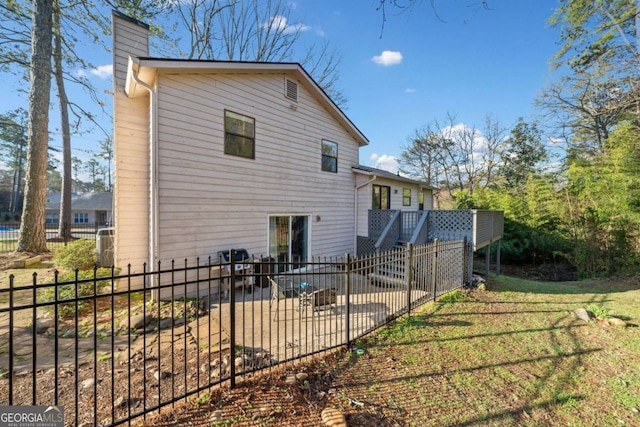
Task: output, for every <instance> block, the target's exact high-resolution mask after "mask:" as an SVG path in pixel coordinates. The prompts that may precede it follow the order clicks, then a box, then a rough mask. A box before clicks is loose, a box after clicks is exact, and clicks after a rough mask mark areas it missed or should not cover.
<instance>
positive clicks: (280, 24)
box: [262, 15, 309, 34]
mask: <svg viewBox="0 0 640 427" xmlns="http://www.w3.org/2000/svg"><path fill="white" fill-rule="evenodd" d="M262 28H265V29H268V28H273V29H276V30H278V31H282V32H283V33H284V34H291V33H295V32H297V31H300V32H302V31H307V30H308V29H309V26H307V25H304V24H302V23H298V24H289V23H288V22H287V17H286V16H282V15H274V16H272V17H271V20H270V21H269V22H267V23H264V24H262Z"/></svg>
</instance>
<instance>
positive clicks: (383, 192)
mask: <svg viewBox="0 0 640 427" xmlns="http://www.w3.org/2000/svg"><path fill="white" fill-rule="evenodd" d="M372 190H373V191H372V195H373V200H372V203H371V209H390V208H391V187H387V186H385V185H374V186H373V189H372Z"/></svg>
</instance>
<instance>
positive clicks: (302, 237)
mask: <svg viewBox="0 0 640 427" xmlns="http://www.w3.org/2000/svg"><path fill="white" fill-rule="evenodd" d="M308 249H309V217H308V216H293V215H287V216H272V217H269V255H270V256H271V257H273V258H275V260H276V262H277V263H278V272H282V271H286V270H294V269H297V268H300V266H302V265H303V264H304V263H305V262H306V261H307V252H308Z"/></svg>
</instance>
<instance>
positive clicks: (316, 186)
mask: <svg viewBox="0 0 640 427" xmlns="http://www.w3.org/2000/svg"><path fill="white" fill-rule="evenodd" d="M284 77H285V75H284V74H244V75H239V74H233V75H231V74H229V75H211V74H181V75H175V74H173V75H172V74H161V75H160V77H159V80H158V81H159V85H158V99H159V109H158V122H159V152H158V154H159V156H158V172H159V173H158V175H159V177H160V178H159V182H158V188H159V198H160V204H159V206H160V210H159V224H160V230H159V247H160V253H159V254H158V255H159V258H160V259H163V260H166V259H170V258H173V257H176V256H177V255H179V256H181V257H182V256H183V257H194V256H200V257H206V256H208V255H214V256H215V255H216V253H217V251H218V250H221V249H227V248H232V247H233V248H241V247H242V248H246V249H247V250H248V251H249V252H250V253H253V254H257V255H260V254H263V255H266V254H267V252H268V226H269V222H268V218H269V216H270V215H307V216H309V228H310V240H311V245H310V251H309V254H310V255H311V256H333V255H335V256H340V255H344V254H345V253H348V252H349V253H353V252H354V250H355V248H354V247H353V233H354V217H353V212H354V197H353V188H354V185H355V180H354V176H353V173H352V171H351V167H352V166H354V165H357V163H358V144H357V142H356V141H354V140H353V138H352V137H351V136H349V134H348V133H347V132H346V130H345V129H343V128H342V127H341V126H340V125H338V124H337V122H336V121H335V120H334V119H333V118H332V117H331V116H330V115H329V114H328V113H327V111H326V110H325V109H324V108H322V107H321V106H320V105H319V103H318V102H317V101H316V100H315V98H313V97H312V96H311V94H310V93H309V92H308V91H307V90H306V89H305V88H304V87H303V86H302V85H300V86H299V87H298V88H299V101H298V103H297V104H296V105H297V110H296V111H294V110H292V109H290V108H289V105H290V104H291V101H290V100H287V99H286V98H284V95H283V82H284ZM225 109H227V110H231V111H233V112H236V113H239V114H243V115H246V116H249V117H252V118H254V119H255V159H246V158H242V157H236V156H231V155H225V154H224V152H223V151H224V121H223V119H224V110H225ZM323 138H324V139H329V140H331V141H334V142H336V143H337V144H338V153H339V155H338V173H329V172H323V171H321V140H322V139H323ZM318 215H319V216H320V221H317V219H316V217H317V216H318Z"/></svg>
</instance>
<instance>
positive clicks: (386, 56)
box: [371, 50, 402, 67]
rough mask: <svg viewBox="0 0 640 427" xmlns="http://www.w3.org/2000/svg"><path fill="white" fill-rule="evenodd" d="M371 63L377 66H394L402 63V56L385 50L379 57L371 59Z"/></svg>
mask: <svg viewBox="0 0 640 427" xmlns="http://www.w3.org/2000/svg"><path fill="white" fill-rule="evenodd" d="M371 60H372V61H373V62H375V63H376V64H378V65H383V66H385V67H388V66H390V65H396V64H399V63H401V62H402V54H401V53H400V52H394V51H392V50H385V51H384V52H382V53H381V54H380V55H377V56H374V57H373V58H371Z"/></svg>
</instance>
